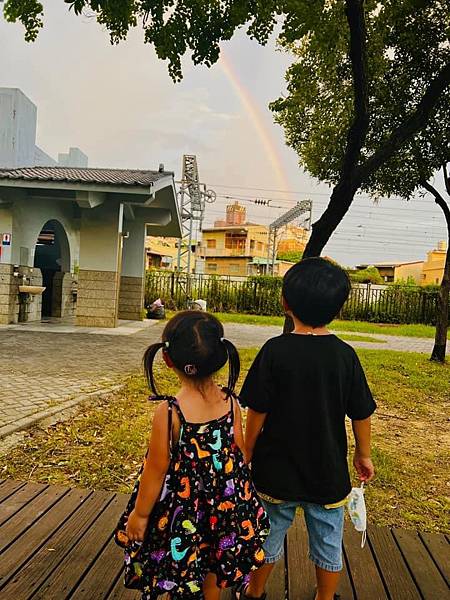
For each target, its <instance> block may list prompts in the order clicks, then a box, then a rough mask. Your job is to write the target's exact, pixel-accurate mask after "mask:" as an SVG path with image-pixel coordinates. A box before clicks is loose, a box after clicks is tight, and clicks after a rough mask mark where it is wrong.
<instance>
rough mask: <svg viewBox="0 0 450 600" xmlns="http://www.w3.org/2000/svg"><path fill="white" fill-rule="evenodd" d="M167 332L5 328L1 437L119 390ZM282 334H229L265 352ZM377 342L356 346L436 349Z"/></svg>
mask: <svg viewBox="0 0 450 600" xmlns="http://www.w3.org/2000/svg"><path fill="white" fill-rule="evenodd" d="M162 327H163V324H162V323H161V322H151V323H147V324H146V325H145V326H144V325H141V324H136V323H134V324H131V323H123V324H121V327H120V328H119V329H117V330H114V331H113V332H112V331H111V330H99V329H96V330H86V331H83V332H81V333H80V330H78V329H75V328H74V327H71V326H67V325H54V324H50V325H48V324H43V325H28V324H27V325H19V326H13V327H11V326H8V327H0V394H1V395H0V438H3V437H5V436H7V435H9V434H11V433H13V432H14V431H18V430H21V429H24V428H26V427H28V426H29V425H30V424H32V423H33V422H35V421H39V420H41V419H42V418H45V417H47V416H50V415H51V414H55V413H58V412H59V411H61V410H64V409H67V408H70V407H72V406H74V405H75V404H76V403H78V402H79V401H80V399H82V398H83V397H85V396H86V395H88V394H95V393H102V392H107V391H109V390H111V389H113V388H114V386H116V385H117V384H118V383H119V381H120V380H121V378H123V376H124V375H126V374H127V373H130V372H132V371H133V370H135V369H138V368H139V366H140V363H141V359H142V355H143V352H144V349H145V348H146V346H147V345H149V344H150V343H152V342H154V341H156V340H158V339H159V338H160V335H161V331H162ZM279 333H280V330H279V328H278V327H263V326H257V325H243V324H240V323H239V324H238V323H230V324H227V325H226V335H227V336H228V337H229V338H230V339H231V340H232V341H234V342H235V343H236V345H237V346H240V347H259V346H261V345H262V344H263V343H264V342H265V341H266V340H267V339H268V338H270V337H273V336H275V335H279ZM353 335H357V334H353ZM373 337H375V338H377V339H380V340H381V341H382V342H381V343H379V344H375V343H366V342H355V343H353V345H354V346H355V347H364V348H371V349H377V348H380V349H383V350H388V349H389V350H399V351H413V352H422V353H427V354H428V353H431V349H432V346H433V340H430V339H422V338H405V337H393V336H385V335H380V336H378V335H377V336H375V335H374V336H373ZM383 342H385V343H383Z"/></svg>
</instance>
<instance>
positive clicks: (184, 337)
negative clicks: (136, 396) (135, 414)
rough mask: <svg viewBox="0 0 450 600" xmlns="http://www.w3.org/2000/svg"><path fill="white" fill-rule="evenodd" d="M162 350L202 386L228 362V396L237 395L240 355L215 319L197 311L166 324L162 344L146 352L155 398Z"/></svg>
mask: <svg viewBox="0 0 450 600" xmlns="http://www.w3.org/2000/svg"><path fill="white" fill-rule="evenodd" d="M161 349H162V350H163V351H164V352H165V353H167V355H168V356H169V358H170V360H171V361H172V363H173V365H174V367H175V368H176V369H177V370H178V371H180V372H181V373H183V374H184V375H185V376H187V377H189V378H190V379H193V380H198V381H199V382H201V380H202V379H205V378H207V377H209V376H210V375H212V374H213V373H216V372H217V371H219V370H220V369H221V368H222V367H223V366H224V365H225V364H226V362H227V361H228V362H229V369H228V384H227V395H228V396H229V395H231V394H232V393H234V388H235V387H236V383H237V380H238V378H239V373H240V368H241V364H240V359H239V353H238V351H237V349H236V347H235V345H234V344H233V343H232V342H230V341H229V340H227V339H225V338H224V331H223V325H222V323H221V322H220V321H219V320H218V319H216V317H214V316H213V315H211V314H209V313H207V312H203V311H196V310H187V311H183V312H180V313H178V314H177V315H175V316H174V317H173V318H172V319H170V321H169V322H168V323H167V325H166V327H165V328H164V331H163V334H162V342H159V343H157V344H152V345H151V346H149V348H147V350H146V352H145V354H144V369H145V374H146V376H147V381H148V384H149V387H150V389H151V390H152V392H153V393H154V394H155V395H158V391H157V388H156V384H155V378H154V374H153V363H154V360H155V356H156V354H157V353H158V351H159V350H161Z"/></svg>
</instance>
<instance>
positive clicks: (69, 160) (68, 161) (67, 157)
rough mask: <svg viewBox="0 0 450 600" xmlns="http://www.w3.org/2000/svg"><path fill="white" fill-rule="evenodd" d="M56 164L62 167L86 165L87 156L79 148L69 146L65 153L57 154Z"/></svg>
mask: <svg viewBox="0 0 450 600" xmlns="http://www.w3.org/2000/svg"><path fill="white" fill-rule="evenodd" d="M58 164H60V165H61V166H62V167H80V168H81V167H87V166H88V157H87V156H86V154H85V153H84V152H82V151H81V150H80V149H79V148H69V152H67V153H66V154H61V153H60V154H58Z"/></svg>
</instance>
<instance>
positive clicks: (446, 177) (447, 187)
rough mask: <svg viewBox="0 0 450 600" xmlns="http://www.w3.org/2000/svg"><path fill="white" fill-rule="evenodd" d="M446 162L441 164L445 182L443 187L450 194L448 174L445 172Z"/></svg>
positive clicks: (449, 177)
mask: <svg viewBox="0 0 450 600" xmlns="http://www.w3.org/2000/svg"><path fill="white" fill-rule="evenodd" d="M447 166H448V165H447V164H445V163H444V164H443V165H442V171H443V172H444V182H445V189H446V190H447V194H448V195H449V196H450V176H449V174H448V172H447Z"/></svg>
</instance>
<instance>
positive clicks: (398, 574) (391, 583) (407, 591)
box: [369, 527, 421, 600]
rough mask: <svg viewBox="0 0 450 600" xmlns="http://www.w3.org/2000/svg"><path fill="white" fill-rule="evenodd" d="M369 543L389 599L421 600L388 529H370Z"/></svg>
mask: <svg viewBox="0 0 450 600" xmlns="http://www.w3.org/2000/svg"><path fill="white" fill-rule="evenodd" d="M369 543H370V546H371V548H372V553H373V554H374V556H375V558H376V561H377V563H378V568H379V569H380V571H381V572H382V574H383V580H384V584H385V586H386V587H387V590H388V592H389V594H390V596H391V598H395V600H421V596H420V594H419V591H418V590H417V587H416V584H415V583H414V580H413V578H412V577H411V574H410V572H409V570H408V567H407V565H406V563H405V561H404V560H403V556H402V553H401V552H400V550H399V549H398V546H397V544H396V542H395V539H394V537H393V535H392V533H391V531H390V529H388V528H387V527H370V529H369Z"/></svg>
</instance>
